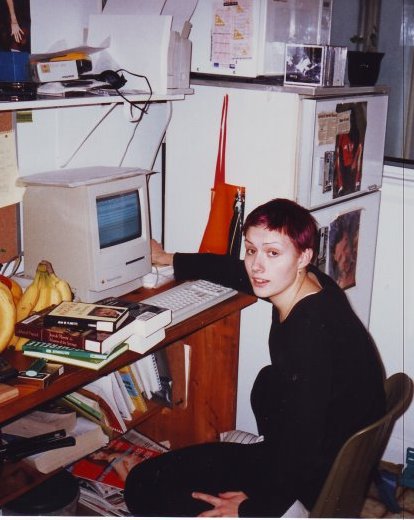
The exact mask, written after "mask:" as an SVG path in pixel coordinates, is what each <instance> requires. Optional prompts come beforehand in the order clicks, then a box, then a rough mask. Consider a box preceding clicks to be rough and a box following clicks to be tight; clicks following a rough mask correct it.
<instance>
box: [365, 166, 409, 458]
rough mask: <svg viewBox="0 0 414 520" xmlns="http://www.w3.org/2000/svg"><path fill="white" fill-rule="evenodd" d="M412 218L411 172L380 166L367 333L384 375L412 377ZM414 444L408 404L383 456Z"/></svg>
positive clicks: (399, 452)
mask: <svg viewBox="0 0 414 520" xmlns="http://www.w3.org/2000/svg"><path fill="white" fill-rule="evenodd" d="M413 219H414V172H413V170H408V169H405V170H404V169H403V168H395V167H392V166H385V169H384V181H383V186H382V200H381V210H380V220H379V231H378V242H377V258H376V266H375V275H374V289H373V295H372V298H373V299H372V306H371V322H370V331H371V333H372V335H373V337H374V340H375V342H376V343H377V346H378V348H379V350H380V353H381V356H382V359H383V361H384V365H385V369H386V373H387V375H391V374H393V373H394V372H398V371H404V372H406V373H408V374H409V375H410V376H411V377H412V378H414V320H413V317H412V310H413V309H414V273H413V269H412V265H413V262H414V244H413V241H412V232H411V222H412V221H413ZM408 446H410V447H413V446H414V405H413V404H411V406H410V408H409V409H408V411H407V412H406V414H405V416H404V418H402V419H400V421H399V422H398V423H397V425H396V427H395V429H394V432H393V435H392V438H391V441H390V443H389V445H388V447H387V450H386V452H385V455H384V459H385V460H389V461H393V462H398V463H404V462H405V453H406V448H407V447H408Z"/></svg>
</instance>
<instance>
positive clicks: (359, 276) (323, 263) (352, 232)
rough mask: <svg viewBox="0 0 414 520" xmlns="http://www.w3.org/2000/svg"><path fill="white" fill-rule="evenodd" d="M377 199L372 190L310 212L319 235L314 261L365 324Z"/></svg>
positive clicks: (377, 195) (374, 242)
mask: <svg viewBox="0 0 414 520" xmlns="http://www.w3.org/2000/svg"><path fill="white" fill-rule="evenodd" d="M380 198H381V193H380V192H379V191H375V192H372V193H368V194H366V195H362V196H360V197H356V198H354V199H352V200H347V201H343V202H341V203H338V204H334V205H332V206H328V207H326V208H322V209H319V210H316V211H313V212H312V215H313V216H314V217H315V219H316V220H317V222H318V226H319V234H320V241H319V254H318V258H317V260H316V264H317V265H318V267H319V268H320V269H321V271H324V272H326V273H327V274H329V275H330V276H331V277H332V278H333V279H334V280H335V281H336V282H337V283H338V284H339V285H340V286H341V287H342V288H343V289H344V290H345V292H346V294H347V296H348V298H349V300H350V302H351V304H352V306H353V308H354V310H355V312H356V313H357V315H358V316H359V318H360V319H361V320H362V322H363V323H364V324H365V325H366V326H367V327H368V324H369V316H370V307H371V293H372V283H373V276H374V263H375V249H376V242H377V228H378V215H379V206H380Z"/></svg>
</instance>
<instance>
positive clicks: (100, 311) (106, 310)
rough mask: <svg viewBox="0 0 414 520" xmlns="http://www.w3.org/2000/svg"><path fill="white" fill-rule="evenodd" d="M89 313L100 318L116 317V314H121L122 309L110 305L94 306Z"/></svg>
mask: <svg viewBox="0 0 414 520" xmlns="http://www.w3.org/2000/svg"><path fill="white" fill-rule="evenodd" d="M89 314H90V315H91V316H99V317H101V318H118V316H120V315H121V314H122V311H120V310H117V309H112V308H110V307H94V308H93V309H92V311H91V312H90V313H89Z"/></svg>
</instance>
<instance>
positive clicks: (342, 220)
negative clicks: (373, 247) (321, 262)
mask: <svg viewBox="0 0 414 520" xmlns="http://www.w3.org/2000/svg"><path fill="white" fill-rule="evenodd" d="M360 221H361V210H360V209H357V210H353V211H350V212H348V213H344V214H342V215H339V216H338V217H337V218H336V219H335V220H334V221H333V222H331V224H330V226H329V275H330V276H331V278H333V279H334V280H335V281H336V283H337V284H338V285H339V287H341V288H342V289H349V288H350V287H354V286H355V285H356V270H357V262H358V241H359V229H360Z"/></svg>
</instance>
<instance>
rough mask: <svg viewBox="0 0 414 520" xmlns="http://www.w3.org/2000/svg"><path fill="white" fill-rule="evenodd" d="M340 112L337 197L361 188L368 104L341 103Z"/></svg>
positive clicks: (336, 152)
mask: <svg viewBox="0 0 414 520" xmlns="http://www.w3.org/2000/svg"><path fill="white" fill-rule="evenodd" d="M336 111H337V114H338V123H337V125H338V130H337V136H336V145H335V171H334V190H333V197H334V198H337V197H342V196H343V195H348V194H350V193H355V192H358V191H360V189H361V178H362V159H363V154H364V143H365V132H366V128H367V103H366V102H365V101H363V102H356V103H343V104H339V105H338V106H337V107H336Z"/></svg>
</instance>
